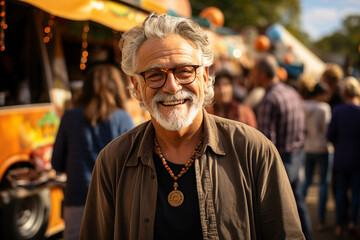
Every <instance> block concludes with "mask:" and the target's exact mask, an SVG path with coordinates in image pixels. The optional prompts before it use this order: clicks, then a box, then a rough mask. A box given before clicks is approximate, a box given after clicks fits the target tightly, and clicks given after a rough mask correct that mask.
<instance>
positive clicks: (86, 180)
mask: <svg viewBox="0 0 360 240" xmlns="http://www.w3.org/2000/svg"><path fill="white" fill-rule="evenodd" d="M132 127H133V123H132V119H131V117H130V115H129V114H128V113H127V112H125V111H122V110H118V111H116V112H114V113H113V114H112V116H111V118H110V119H109V120H107V121H105V122H102V123H99V124H98V125H96V126H95V127H92V126H91V125H90V124H89V122H88V121H87V120H86V119H85V117H84V109H83V108H81V107H77V108H74V109H71V110H67V111H66V112H65V113H64V116H63V117H62V119H61V123H60V126H59V130H58V133H57V136H56V140H55V143H54V149H53V155H52V160H51V164H52V167H53V168H54V169H55V170H56V171H59V172H66V174H67V183H66V188H65V199H64V204H65V205H67V206H70V205H74V206H79V205H85V200H86V195H87V191H88V187H89V184H90V179H91V173H92V170H93V167H94V164H95V161H96V158H97V156H98V154H99V152H100V151H101V149H103V148H104V147H105V146H106V144H108V143H109V142H110V141H111V140H113V139H114V138H116V137H118V136H119V135H121V134H122V133H124V132H126V131H127V130H130V129H131V128H132Z"/></svg>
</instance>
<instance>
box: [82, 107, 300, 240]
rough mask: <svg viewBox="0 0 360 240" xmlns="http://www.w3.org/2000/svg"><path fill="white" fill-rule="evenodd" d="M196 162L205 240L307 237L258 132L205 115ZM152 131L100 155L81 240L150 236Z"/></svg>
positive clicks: (124, 138)
mask: <svg viewBox="0 0 360 240" xmlns="http://www.w3.org/2000/svg"><path fill="white" fill-rule="evenodd" d="M204 131H205V133H204V148H203V154H202V156H201V158H200V159H199V160H198V161H195V173H196V182H197V191H198V197H199V207H200V218H201V225H202V229H203V236H204V239H249V240H250V239H252V240H255V239H276V240H280V239H296V240H298V239H304V237H303V234H302V232H301V225H300V220H299V216H298V212H297V208H296V204H295V200H294V197H293V192H292V190H291V187H290V184H289V181H288V177H287V175H286V172H285V169H284V167H283V163H282V161H281V158H280V156H279V154H278V152H277V150H276V148H275V147H274V145H273V144H272V143H271V142H270V141H269V140H268V139H267V138H266V137H265V136H264V135H262V134H261V133H260V132H259V131H257V130H256V129H254V128H252V127H249V126H247V125H245V124H242V123H239V122H235V121H231V120H226V119H223V118H219V117H216V116H213V115H210V114H208V113H206V111H204ZM153 146H154V127H153V125H152V124H151V122H150V121H149V122H146V123H144V124H142V125H140V126H138V127H136V128H134V129H132V130H130V131H128V132H127V133H125V134H123V135H121V136H120V137H118V138H117V139H115V140H114V141H113V142H111V143H110V144H109V145H108V146H107V147H105V148H104V149H103V151H102V152H101V153H100V155H99V157H98V159H97V161H96V165H95V168H94V172H93V175H92V180H91V184H90V189H89V193H88V197H87V201H86V206H85V213H84V217H83V222H82V228H81V235H80V239H86V240H89V239H144V240H148V239H152V238H153V235H154V218H155V210H156V197H157V178H156V171H155V167H154V163H153Z"/></svg>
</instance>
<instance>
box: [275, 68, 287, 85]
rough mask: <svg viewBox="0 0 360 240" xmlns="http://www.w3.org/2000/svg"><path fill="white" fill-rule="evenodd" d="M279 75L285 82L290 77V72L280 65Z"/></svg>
mask: <svg viewBox="0 0 360 240" xmlns="http://www.w3.org/2000/svg"><path fill="white" fill-rule="evenodd" d="M277 76H278V78H279V79H280V80H281V81H283V82H285V81H286V80H287V78H288V73H287V71H286V69H285V68H283V67H279V68H278V70H277Z"/></svg>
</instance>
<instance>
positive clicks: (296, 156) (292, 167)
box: [280, 150, 311, 240]
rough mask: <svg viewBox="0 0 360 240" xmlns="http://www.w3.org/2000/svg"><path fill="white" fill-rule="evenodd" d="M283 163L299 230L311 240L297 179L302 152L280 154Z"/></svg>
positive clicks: (308, 218)
mask: <svg viewBox="0 0 360 240" xmlns="http://www.w3.org/2000/svg"><path fill="white" fill-rule="evenodd" d="M280 155H281V158H282V160H283V163H284V167H285V170H286V173H287V175H288V177H289V180H290V184H291V188H292V190H293V193H294V196H295V201H296V205H297V208H298V212H299V217H300V221H301V228H302V230H303V233H304V235H305V238H306V239H307V240H310V239H311V221H310V215H309V213H308V210H307V207H306V205H305V202H304V198H303V196H302V194H301V184H300V179H299V170H300V167H301V165H302V159H303V158H304V152H303V151H302V150H301V151H296V152H291V153H283V154H280Z"/></svg>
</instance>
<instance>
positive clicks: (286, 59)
mask: <svg viewBox="0 0 360 240" xmlns="http://www.w3.org/2000/svg"><path fill="white" fill-rule="evenodd" d="M293 62H294V57H293V56H292V55H291V54H290V53H287V54H285V56H284V63H285V64H288V65H290V64H292V63H293Z"/></svg>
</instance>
